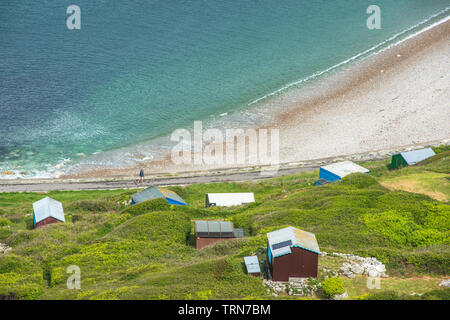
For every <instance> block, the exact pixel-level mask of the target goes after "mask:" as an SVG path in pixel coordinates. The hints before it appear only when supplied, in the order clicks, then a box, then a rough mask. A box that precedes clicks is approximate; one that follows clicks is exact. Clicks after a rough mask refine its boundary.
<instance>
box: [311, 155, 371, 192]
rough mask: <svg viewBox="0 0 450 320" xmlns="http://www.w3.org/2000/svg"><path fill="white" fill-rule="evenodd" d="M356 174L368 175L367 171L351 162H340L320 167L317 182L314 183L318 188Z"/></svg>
mask: <svg viewBox="0 0 450 320" xmlns="http://www.w3.org/2000/svg"><path fill="white" fill-rule="evenodd" d="M356 172H361V173H369V170H368V169H366V168H364V167H361V166H360V165H357V164H356V163H354V162H351V161H341V162H336V163H333V164H330V165H328V166H323V167H320V171H319V180H318V181H317V182H316V185H319V186H320V185H323V184H326V183H331V182H335V181H339V180H342V178H344V177H345V176H347V175H349V174H351V173H356Z"/></svg>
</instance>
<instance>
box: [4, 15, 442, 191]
mask: <svg viewBox="0 0 450 320" xmlns="http://www.w3.org/2000/svg"><path fill="white" fill-rule="evenodd" d="M442 20H445V21H444V22H442V23H439V24H436V25H434V26H428V27H426V28H425V29H424V30H421V31H419V32H418V33H417V34H415V35H410V36H409V37H407V38H406V39H403V40H401V41H400V42H399V43H397V44H395V45H392V46H390V47H387V48H384V49H382V50H381V51H379V52H375V53H373V54H371V55H370V56H368V57H366V58H364V59H363V60H361V61H357V62H354V63H351V64H350V65H348V66H346V67H345V68H344V69H342V70H337V71H333V72H332V73H331V74H328V75H327V76H325V77H324V78H323V79H319V80H317V81H314V82H312V83H310V84H307V85H305V87H301V88H292V89H289V90H288V91H287V92H284V93H282V94H280V95H279V96H274V97H272V98H269V99H267V101H266V100H265V101H263V102H262V103H260V104H258V105H257V106H255V107H254V108H255V109H253V112H262V113H263V112H266V113H268V114H271V117H270V118H269V119H268V122H267V123H265V124H263V125H261V126H260V128H279V129H280V163H281V164H282V165H281V167H283V166H290V163H302V162H314V161H316V162H320V160H321V159H332V158H342V157H345V156H346V155H347V156H348V155H354V154H364V153H371V152H374V151H373V150H404V149H402V148H405V146H406V147H407V148H410V147H411V146H412V145H424V146H425V145H427V143H429V142H430V141H432V142H435V141H441V142H442V141H444V144H445V143H448V142H445V141H446V140H448V138H450V131H449V128H448V126H445V121H446V120H447V123H449V122H450V118H449V115H448V112H447V113H445V112H443V111H445V107H446V104H445V102H442V101H448V99H447V100H446V99H445V98H447V97H446V96H445V93H446V92H449V91H450V90H449V89H450V87H449V85H448V83H450V81H448V76H447V75H446V73H443V72H445V70H448V66H449V65H450V63H449V54H448V52H450V49H449V45H448V44H447V43H450V41H448V40H449V38H450V20H449V17H446V18H444V19H442ZM430 66H431V67H430ZM439 66H440V67H439ZM418 71H419V72H420V73H422V75H419V77H416V74H417V72H418ZM415 78H420V79H415ZM409 79H415V81H416V82H417V83H416V84H415V85H410V83H409V81H410V80H409ZM418 80H420V81H418ZM405 81H408V83H405ZM430 88H432V89H433V90H431V92H430V90H429V89H430ZM436 90H439V91H437V92H436ZM411 91H413V92H411ZM414 91H416V92H414ZM427 91H428V92H427ZM405 92H406V93H405ZM430 93H431V95H437V96H438V97H437V98H436V99H435V97H433V99H430V97H429V94H430ZM377 95H381V96H388V95H389V96H390V97H388V98H384V99H383V98H382V97H381V98H380V97H377ZM447 95H448V94H447ZM374 96H376V97H374ZM305 97H306V98H305ZM429 100H432V101H429ZM438 104H441V105H440V106H439V105H438ZM414 105H415V106H414ZM419 105H426V107H427V109H426V110H425V111H427V113H426V114H425V113H424V111H423V110H421V108H420V107H419ZM380 106H381V107H380ZM447 106H448V103H447ZM388 108H390V111H391V112H390V113H391V114H387V112H386V109H388ZM421 111H423V112H422V113H423V114H419V112H421ZM380 113H381V115H379V114H380ZM408 113H409V115H408ZM439 114H440V115H441V119H440V120H439V119H437V121H435V122H433V121H432V119H433V117H436V116H437V115H439ZM411 115H413V116H411ZM418 120H419V122H420V121H421V122H422V124H421V125H420V126H419V127H422V128H423V130H426V131H427V132H426V134H424V133H423V132H421V131H420V130H417V129H418V128H415V127H416V123H417V121H418ZM359 123H364V126H359V125H358V124H359ZM355 124H356V125H355ZM362 127H363V128H362ZM398 127H399V128H398ZM427 128H428V129H427ZM358 130H359V131H358ZM411 132H412V133H413V134H411ZM438 132H439V133H438ZM405 136H406V138H405ZM402 137H403V138H402ZM298 141H302V145H301V147H299V146H298V143H297V142H298ZM330 146H332V147H330ZM139 167H143V168H144V170H145V171H146V174H147V175H161V174H162V175H170V174H172V175H173V174H189V173H192V172H203V173H204V174H213V173H212V172H217V171H219V172H220V171H224V170H225V171H227V170H228V171H229V170H231V171H232V170H241V171H242V170H247V171H248V170H252V168H253V170H254V168H255V167H258V166H255V165H244V166H240V165H231V166H227V167H224V166H217V165H216V166H214V165H212V166H205V165H202V166H197V167H195V166H174V165H173V163H171V161H170V159H169V157H168V156H167V155H166V156H165V157H163V159H161V160H156V161H155V160H153V161H147V162H142V164H141V165H137V166H135V167H130V168H121V169H118V168H117V169H114V168H112V169H111V168H97V169H93V170H86V171H82V172H78V173H75V174H66V175H61V176H60V177H59V179H54V180H55V181H59V180H80V179H81V180H83V179H91V180H98V181H100V180H105V179H126V178H130V177H135V176H136V171H137V172H138V171H139ZM210 171H211V172H210ZM32 180H42V179H39V178H16V179H0V184H4V182H6V183H7V182H14V183H18V182H19V181H32ZM45 180H52V179H45Z"/></svg>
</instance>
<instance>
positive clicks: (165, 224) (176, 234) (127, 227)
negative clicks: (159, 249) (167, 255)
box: [108, 211, 191, 244]
mask: <svg viewBox="0 0 450 320" xmlns="http://www.w3.org/2000/svg"><path fill="white" fill-rule="evenodd" d="M190 232H191V220H190V219H189V217H188V216H187V215H186V214H185V213H182V212H177V211H162V212H151V213H146V214H143V215H140V216H138V217H135V218H132V219H131V220H129V221H128V222H125V223H124V224H122V225H120V226H119V227H117V228H116V229H115V230H114V231H112V232H111V234H110V235H108V236H109V237H113V238H120V239H134V240H141V241H174V242H178V243H183V244H184V243H185V242H186V239H187V237H188V235H189V234H190Z"/></svg>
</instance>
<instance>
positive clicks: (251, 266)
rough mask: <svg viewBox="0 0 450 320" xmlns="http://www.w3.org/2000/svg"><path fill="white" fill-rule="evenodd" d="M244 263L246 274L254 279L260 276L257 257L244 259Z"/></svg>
mask: <svg viewBox="0 0 450 320" xmlns="http://www.w3.org/2000/svg"><path fill="white" fill-rule="evenodd" d="M244 263H245V267H246V268H247V273H248V274H251V275H252V276H255V277H259V276H260V275H261V268H260V267H259V261H258V257H257V256H249V257H244Z"/></svg>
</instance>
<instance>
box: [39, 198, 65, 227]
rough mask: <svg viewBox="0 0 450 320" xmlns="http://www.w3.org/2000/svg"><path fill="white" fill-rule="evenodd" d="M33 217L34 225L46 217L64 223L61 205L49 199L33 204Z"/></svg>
mask: <svg viewBox="0 0 450 320" xmlns="http://www.w3.org/2000/svg"><path fill="white" fill-rule="evenodd" d="M33 215H34V222H35V223H38V222H41V221H42V220H44V219H47V218H48V217H53V218H55V219H57V220H60V221H62V222H66V218H65V217H64V209H63V206H62V203H61V202H59V201H57V200H55V199H52V198H49V197H45V198H44V199H41V200H39V201H36V202H35V203H33Z"/></svg>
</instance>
